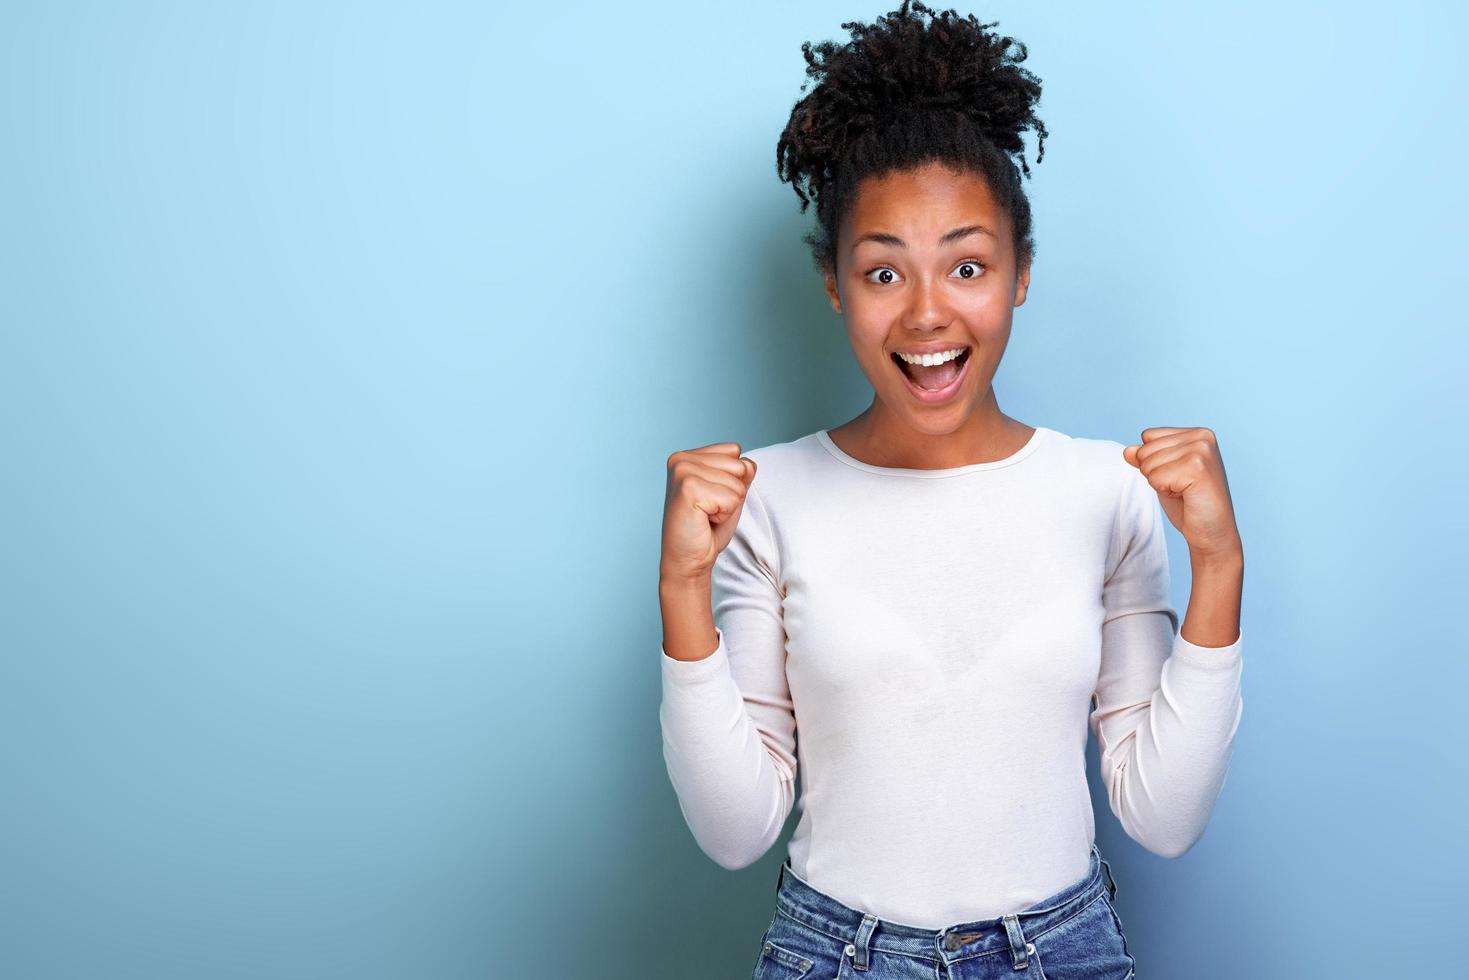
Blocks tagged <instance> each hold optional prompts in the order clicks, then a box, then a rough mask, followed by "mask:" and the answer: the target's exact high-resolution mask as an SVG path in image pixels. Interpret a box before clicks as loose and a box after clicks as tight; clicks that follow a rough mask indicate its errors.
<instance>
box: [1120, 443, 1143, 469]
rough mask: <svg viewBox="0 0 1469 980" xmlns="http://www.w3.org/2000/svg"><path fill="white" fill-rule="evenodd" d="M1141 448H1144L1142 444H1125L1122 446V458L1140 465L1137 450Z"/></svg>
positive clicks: (1134, 464)
mask: <svg viewBox="0 0 1469 980" xmlns="http://www.w3.org/2000/svg"><path fill="white" fill-rule="evenodd" d="M1141 448H1143V447H1142V446H1137V445H1133V446H1123V447H1122V458H1123V459H1125V460H1127V462H1128V463H1130V464H1131V465H1133V466H1137V465H1138V462H1137V451H1138V450H1139V449H1141Z"/></svg>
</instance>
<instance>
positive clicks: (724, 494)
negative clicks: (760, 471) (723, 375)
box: [659, 442, 755, 579]
mask: <svg viewBox="0 0 1469 980" xmlns="http://www.w3.org/2000/svg"><path fill="white" fill-rule="evenodd" d="M754 479H755V461H754V460H753V459H749V458H742V457H741V456H740V444H739V443H737V442H716V443H714V444H713V445H711V446H701V447H700V448H698V449H681V450H679V451H678V452H676V453H674V454H673V455H672V456H669V457H668V489H667V494H666V496H665V498H664V501H663V557H662V561H661V564H660V566H659V573H660V575H661V576H662V577H665V578H669V577H672V578H685V579H697V578H701V577H705V576H708V575H709V574H710V572H711V571H712V569H713V568H714V559H715V558H717V557H719V553H720V552H721V551H723V550H724V546H725V545H727V544H729V539H730V538H732V537H734V532H735V526H736V525H737V524H738V523H739V520H740V512H741V511H743V510H744V507H745V492H746V491H747V490H749V489H750V483H751V481H753V480H754Z"/></svg>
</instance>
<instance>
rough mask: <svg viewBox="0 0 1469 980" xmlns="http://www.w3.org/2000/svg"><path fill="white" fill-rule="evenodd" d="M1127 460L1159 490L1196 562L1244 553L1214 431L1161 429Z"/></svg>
mask: <svg viewBox="0 0 1469 980" xmlns="http://www.w3.org/2000/svg"><path fill="white" fill-rule="evenodd" d="M1122 458H1123V459H1125V460H1127V462H1129V463H1131V464H1132V465H1133V466H1136V467H1137V468H1138V469H1139V470H1140V471H1141V472H1142V474H1143V476H1145V477H1147V478H1148V484H1149V486H1151V487H1152V488H1153V489H1154V490H1156V491H1157V492H1158V501H1159V503H1161V504H1162V506H1163V513H1164V514H1166V515H1167V516H1168V520H1169V522H1170V523H1172V524H1173V526H1174V527H1176V528H1178V532H1179V533H1180V534H1182V535H1183V537H1184V540H1185V541H1187V542H1188V547H1189V553H1190V554H1191V555H1193V556H1194V557H1196V558H1212V557H1216V556H1220V555H1233V554H1237V553H1239V552H1241V551H1242V549H1243V545H1242V544H1241V543H1240V535H1239V528H1238V527H1237V526H1236V525H1235V520H1234V503H1233V502H1232V501H1231V500H1230V497H1229V481H1228V479H1226V477H1225V475H1224V460H1223V458H1222V457H1221V455H1220V452H1219V441H1218V440H1217V439H1216V438H1215V436H1214V431H1213V430H1212V429H1207V428H1204V427H1202V426H1197V427H1192V428H1189V427H1182V426H1171V425H1155V426H1153V427H1152V428H1148V429H1144V430H1143V431H1142V441H1141V442H1140V443H1133V444H1132V445H1130V446H1126V447H1124V448H1123V450H1122Z"/></svg>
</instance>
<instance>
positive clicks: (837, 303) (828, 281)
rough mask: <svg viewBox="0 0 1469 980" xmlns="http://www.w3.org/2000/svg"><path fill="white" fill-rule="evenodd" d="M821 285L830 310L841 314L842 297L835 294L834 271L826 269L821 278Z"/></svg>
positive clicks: (835, 280) (837, 293)
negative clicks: (829, 304) (824, 290)
mask: <svg viewBox="0 0 1469 980" xmlns="http://www.w3.org/2000/svg"><path fill="white" fill-rule="evenodd" d="M821 280H822V285H823V286H824V287H825V289H826V298H827V299H828V300H829V301H830V302H831V308H832V309H833V310H835V311H836V312H838V313H840V312H842V297H841V294H840V293H839V292H837V275H836V270H834V269H827V270H826V271H825V272H824V273H822V276H821Z"/></svg>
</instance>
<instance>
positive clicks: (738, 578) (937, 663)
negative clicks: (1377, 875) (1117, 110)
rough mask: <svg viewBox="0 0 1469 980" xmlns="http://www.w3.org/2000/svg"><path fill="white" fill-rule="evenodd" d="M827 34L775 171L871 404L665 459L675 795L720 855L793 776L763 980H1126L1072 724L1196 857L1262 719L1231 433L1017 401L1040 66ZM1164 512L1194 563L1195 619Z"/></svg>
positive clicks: (947, 38) (1138, 828) (957, 43)
mask: <svg viewBox="0 0 1469 980" xmlns="http://www.w3.org/2000/svg"><path fill="white" fill-rule="evenodd" d="M843 26H844V27H846V28H849V29H850V30H851V32H852V40H851V41H850V42H849V43H846V44H844V45H837V44H834V43H831V42H826V43H823V44H820V45H817V46H815V47H814V48H813V47H812V45H810V44H807V45H805V46H804V47H803V50H804V51H805V55H806V60H807V62H808V68H807V73H808V74H809V75H810V76H812V78H814V79H816V80H817V81H818V82H819V84H818V85H817V86H816V87H815V88H814V89H813V90H812V91H811V92H810V93H809V94H808V95H806V96H805V97H804V98H802V99H801V100H800V101H799V102H797V103H796V105H795V108H794V109H793V111H792V113H791V118H790V121H789V124H788V125H787V127H786V129H785V132H784V133H783V134H782V135H781V138H780V141H779V144H778V147H777V160H778V167H779V173H780V176H781V177H782V179H786V180H789V181H791V183H792V185H793V186H794V187H795V189H796V193H797V195H798V196H799V197H800V198H801V207H802V210H804V209H805V207H806V204H807V202H808V201H809V200H810V199H812V198H814V199H815V202H816V216H817V221H818V225H817V229H816V231H815V232H813V233H812V235H811V236H809V237H808V243H809V244H810V245H811V247H812V249H813V252H814V256H815V259H816V262H817V265H818V267H819V269H820V271H821V273H822V275H823V277H824V279H825V284H826V292H827V294H828V295H829V297H830V299H831V304H832V308H833V309H834V310H836V311H837V312H838V313H839V314H840V315H841V316H842V317H843V319H844V321H845V323H846V328H847V334H848V337H849V339H850V341H851V344H852V350H853V352H854V353H855V355H856V357H857V361H858V363H859V364H860V365H861V367H862V370H863V373H864V374H865V375H866V376H867V378H868V380H869V381H870V382H871V384H872V387H873V393H874V397H873V400H872V404H871V405H870V406H869V407H868V408H867V409H866V410H865V411H864V412H863V413H862V414H861V415H859V416H857V417H856V418H854V419H852V420H851V421H849V422H846V423H845V424H842V425H839V426H837V427H835V428H832V429H824V430H820V431H817V432H813V433H811V434H809V435H806V436H804V437H802V438H799V439H796V440H794V441H791V442H784V443H779V444H776V445H770V446H765V447H763V448H759V449H754V450H751V451H750V452H748V453H746V454H744V455H743V456H742V455H741V453H740V446H739V445H738V444H736V443H731V442H723V443H715V444H713V445H708V446H702V447H699V448H697V449H689V450H685V451H680V452H675V453H673V454H672V455H671V456H670V457H669V459H668V473H669V479H668V494H667V501H666V507H665V514H664V523H663V548H662V558H661V569H660V573H661V574H660V583H659V592H660V601H661V604H662V610H663V628H664V638H663V657H662V683H663V700H662V704H661V706H660V721H661V724H662V731H663V749H664V756H665V760H666V762H667V765H668V772H669V776H670V779H671V781H672V783H673V786H674V788H675V791H676V792H677V796H678V801H679V805H680V808H681V809H682V811H683V814H684V817H685V819H686V820H687V822H688V825H689V827H690V829H691V830H692V831H693V834H694V837H695V839H696V840H697V841H698V843H699V845H700V846H701V847H702V848H703V850H704V851H705V852H706V853H708V854H709V856H710V857H712V858H713V859H714V860H715V861H716V862H718V863H719V864H720V865H722V866H723V867H726V868H730V869H735V868H742V867H745V866H747V865H749V864H751V863H753V862H754V861H755V860H757V859H758V858H759V857H761V856H762V855H763V854H765V853H766V852H767V851H768V849H769V848H770V847H771V845H772V844H773V843H774V842H775V840H776V838H777V837H778V836H779V834H780V831H781V829H782V827H783V825H784V823H785V821H786V818H787V817H788V815H789V814H790V811H791V809H792V806H793V804H794V802H795V799H796V789H795V779H796V774H797V772H798V771H799V773H800V775H801V782H802V790H801V795H800V809H801V817H800V821H799V823H798V825H797V827H796V830H795V834H794V836H793V837H792V838H791V841H790V846H789V855H788V857H787V859H786V861H785V862H784V864H783V865H782V867H781V873H780V876H779V878H778V880H777V887H776V892H777V895H776V910H775V914H774V917H773V918H772V920H771V923H770V927H769V928H768V929H767V931H766V933H765V935H764V936H763V937H762V939H761V947H760V953H759V957H758V962H757V966H756V971H755V972H756V976H757V977H763V978H767V980H769V978H796V977H810V978H821V980H829V978H832V977H843V978H846V977H855V976H859V975H860V976H866V977H871V978H873V980H878V978H898V977H905V978H908V977H911V978H915V980H917V978H929V980H933V978H935V977H938V978H940V980H943V978H955V980H958V978H964V980H969V978H980V977H1015V976H1017V975H1020V976H1025V977H1032V978H1041V977H1047V978H1049V980H1063V978H1071V977H1108V978H1111V977H1116V978H1123V977H1131V976H1132V975H1133V959H1132V957H1131V955H1130V954H1129V952H1128V947H1127V941H1126V939H1125V937H1124V935H1123V931H1122V926H1121V923H1120V921H1119V919H1118V917H1117V914H1116V912H1115V910H1114V908H1113V905H1112V899H1113V897H1114V894H1115V888H1116V886H1115V883H1114V882H1113V881H1112V878H1111V874H1110V868H1109V867H1108V866H1107V864H1106V862H1104V861H1102V859H1101V854H1100V852H1099V851H1098V850H1097V847H1096V844H1095V840H1094V829H1095V828H1094V820H1093V813H1092V808H1091V800H1090V796H1089V793H1088V789H1087V780H1086V772H1085V748H1086V735H1087V728H1088V724H1090V726H1091V730H1092V731H1093V732H1095V734H1096V737H1097V742H1098V747H1099V750H1100V756H1101V776H1102V780H1103V782H1104V784H1105V785H1106V788H1107V793H1108V799H1109V802H1110V805H1111V809H1112V811H1113V813H1114V814H1116V816H1117V818H1118V819H1119V820H1120V821H1121V824H1122V826H1123V828H1124V830H1125V831H1126V833H1127V834H1128V835H1129V836H1130V837H1132V838H1133V839H1134V840H1136V841H1137V842H1138V843H1140V844H1141V845H1142V846H1143V847H1146V848H1147V849H1148V850H1150V851H1153V852H1154V853H1156V854H1160V855H1163V856H1166V857H1176V856H1178V855H1180V854H1182V853H1184V852H1185V851H1187V850H1188V849H1189V848H1190V847H1191V846H1192V845H1193V844H1194V842H1195V841H1196V840H1198V838H1199V837H1200V835H1201V834H1202V833H1203V831H1204V828H1205V825H1206V823H1207V821H1208V818H1209V814H1210V812H1211V810H1212V808H1213V806H1214V803H1215V801H1216V799H1217V797H1218V795H1219V793H1220V791H1221V789H1222V788H1223V785H1224V781H1225V776H1226V773H1227V769H1228V764H1229V758H1230V754H1231V750H1232V746H1233V741H1234V736H1235V732H1236V730H1237V728H1238V726H1239V721H1240V716H1241V712H1242V710H1243V701H1242V698H1241V695H1240V675H1241V669H1242V664H1241V659H1240V657H1241V646H1240V633H1239V609H1240V591H1241V584H1242V579H1243V568H1244V558H1243V548H1242V545H1241V541H1240V536H1239V533H1238V531H1237V529H1236V526H1235V521H1234V515H1233V509H1232V505H1231V502H1230V497H1229V490H1228V486H1227V484H1226V481H1225V474H1224V467H1223V464H1222V462H1221V459H1220V454H1219V448H1218V444H1217V443H1216V441H1215V437H1214V434H1213V433H1212V432H1211V431H1210V430H1209V429H1206V428H1194V427H1173V426H1158V427H1154V428H1149V429H1145V430H1143V432H1142V434H1141V442H1140V443H1137V444H1133V445H1128V446H1124V445H1123V444H1122V443H1120V442H1114V441H1111V440H1105V439H1091V438H1081V437H1072V436H1069V435H1066V434H1063V433H1061V432H1059V431H1057V430H1055V429H1051V428H1047V427H1045V426H1032V425H1027V424H1025V423H1023V422H1020V421H1017V420H1016V419H1013V418H1010V417H1009V416H1007V415H1005V414H1004V413H1002V412H1001V411H1000V407H999V404H998V403H997V401H996V398H995V392H994V389H993V387H992V381H993V379H994V376H995V372H996V370H997V369H998V367H999V364H1000V358H1001V355H1002V354H1003V353H1004V350H1005V345H1006V342H1007V340H1008V338H1009V335H1010V324H1011V317H1012V313H1013V311H1014V309H1015V308H1016V307H1018V306H1020V305H1021V304H1022V303H1023V302H1024V301H1025V295H1026V290H1027V288H1028V287H1029V284H1030V268H1031V261H1032V257H1033V255H1034V252H1035V247H1034V242H1033V240H1032V236H1031V219H1030V207H1029V204H1028V203H1027V200H1026V197H1025V194H1024V192H1023V191H1022V189H1021V178H1020V172H1019V170H1017V168H1016V166H1015V163H1014V161H1013V160H1012V158H1011V155H1012V154H1019V155H1020V165H1021V167H1022V168H1024V172H1025V173H1026V174H1027V175H1028V174H1029V172H1030V171H1029V167H1028V166H1026V164H1025V161H1024V156H1023V145H1024V144H1023V141H1022V140H1021V132H1022V131H1023V130H1024V129H1026V128H1028V127H1031V126H1034V127H1035V128H1036V130H1037V131H1038V133H1039V135H1040V137H1041V139H1042V141H1043V140H1044V136H1045V128H1044V126H1043V125H1042V124H1041V123H1040V120H1039V119H1037V118H1036V117H1035V115H1034V113H1033V108H1034V105H1035V103H1036V101H1037V100H1038V99H1039V96H1040V85H1039V82H1038V80H1037V79H1036V78H1035V77H1034V75H1032V74H1031V73H1030V72H1028V71H1026V70H1025V69H1023V68H1021V67H1019V65H1018V62H1020V61H1022V60H1024V58H1025V57H1026V51H1025V47H1024V45H1022V44H1018V42H1015V41H1014V40H1013V39H1012V38H1008V37H1000V36H997V35H994V34H992V33H990V32H989V31H988V28H989V27H992V26H994V25H993V24H980V23H978V22H977V21H976V20H975V19H974V18H973V17H968V18H961V17H959V16H957V15H956V14H955V12H954V11H946V12H944V13H942V14H936V13H935V12H934V11H933V10H931V9H930V8H928V7H925V6H924V5H922V4H919V3H908V2H905V3H904V4H903V5H902V7H901V8H900V9H898V10H897V11H894V12H893V13H891V14H888V15H886V16H884V17H880V18H878V20H877V21H876V22H875V23H874V24H872V25H862V24H850V23H849V24H844V25H843ZM1042 145H1043V142H1042ZM1039 160H1040V156H1037V162H1039ZM803 185H804V187H805V190H803V189H802V187H803ZM808 193H809V197H808ZM757 473H758V476H757ZM1164 514H1166V515H1167V518H1168V520H1169V522H1171V523H1172V524H1173V526H1174V527H1175V528H1177V529H1178V531H1179V532H1180V533H1182V535H1183V536H1184V538H1185V539H1186V540H1187V542H1188V546H1189V556H1190V559H1191V564H1192V568H1193V592H1192V595H1191V596H1190V599H1189V604H1188V611H1187V616H1186V618H1185V619H1184V621H1183V623H1182V626H1181V628H1180V624H1179V621H1178V616H1177V613H1176V612H1175V611H1174V609H1173V608H1172V606H1171V605H1170V602H1171V600H1170V594H1169V568H1168V553H1167V550H1166V545H1165V540H1164V525H1163V515H1164ZM798 735H799V738H798ZM1021 971H1024V973H1021Z"/></svg>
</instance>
